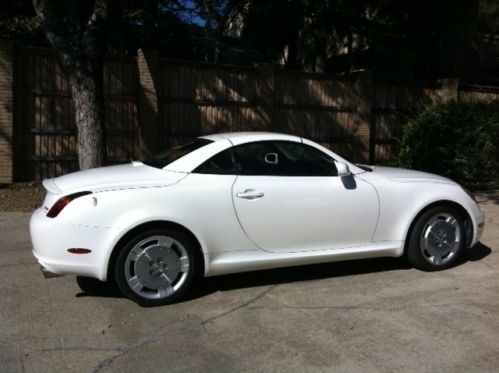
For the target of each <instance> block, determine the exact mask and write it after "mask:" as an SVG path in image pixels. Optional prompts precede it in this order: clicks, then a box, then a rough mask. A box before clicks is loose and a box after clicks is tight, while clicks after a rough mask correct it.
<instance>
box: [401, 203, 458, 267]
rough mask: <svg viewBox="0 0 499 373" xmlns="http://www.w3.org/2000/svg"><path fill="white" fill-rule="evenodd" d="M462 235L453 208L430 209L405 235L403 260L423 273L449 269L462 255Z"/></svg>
mask: <svg viewBox="0 0 499 373" xmlns="http://www.w3.org/2000/svg"><path fill="white" fill-rule="evenodd" d="M451 222H452V224H451ZM452 232H453V233H452ZM465 234H466V233H465V230H464V224H463V219H462V217H461V215H460V214H459V213H458V212H457V211H456V210H455V209H454V208H452V207H448V206H436V207H433V208H430V209H428V210H427V211H425V212H424V213H423V214H422V215H421V216H419V217H418V218H417V220H416V221H415V223H414V225H413V227H412V229H411V231H410V233H409V237H408V241H407V246H406V255H407V258H408V260H409V262H410V263H411V264H412V265H413V266H414V267H415V268H418V269H421V270H423V271H439V270H442V269H447V268H449V267H452V266H453V265H454V264H456V261H457V260H458V259H459V257H460V256H461V255H462V253H463V249H464V244H465V242H466V237H465ZM447 252H448V253H447ZM433 254H434V255H433ZM432 255H433V256H432Z"/></svg>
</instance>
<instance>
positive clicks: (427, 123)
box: [400, 102, 499, 190]
mask: <svg viewBox="0 0 499 373" xmlns="http://www.w3.org/2000/svg"><path fill="white" fill-rule="evenodd" d="M400 165H401V166H403V167H407V168H412V169H417V170H423V171H428V172H433V173H436V174H439V175H443V176H446V177H449V178H451V179H453V180H455V181H457V182H458V183H460V184H462V185H464V186H466V187H468V188H470V189H474V190H476V189H488V188H497V187H499V103H497V102H496V103H491V104H485V103H479V102H469V103H465V102H450V103H447V104H442V105H438V106H435V107H431V108H429V109H427V110H426V111H425V112H423V113H422V114H421V115H420V116H419V117H417V118H415V119H413V120H412V121H410V122H409V123H408V125H407V127H406V129H405V132H404V136H403V138H402V144H401V152H400Z"/></svg>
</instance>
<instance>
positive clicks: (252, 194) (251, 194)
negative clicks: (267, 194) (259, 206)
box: [236, 189, 264, 199]
mask: <svg viewBox="0 0 499 373" xmlns="http://www.w3.org/2000/svg"><path fill="white" fill-rule="evenodd" d="M236 196H237V197H239V198H244V199H257V198H262V197H263V196H264V194H263V193H262V192H258V191H256V190H254V189H246V190H245V191H244V192H241V193H236Z"/></svg>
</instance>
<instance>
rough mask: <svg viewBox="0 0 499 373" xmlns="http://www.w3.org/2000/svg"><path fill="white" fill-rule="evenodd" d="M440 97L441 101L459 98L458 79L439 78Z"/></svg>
mask: <svg viewBox="0 0 499 373" xmlns="http://www.w3.org/2000/svg"><path fill="white" fill-rule="evenodd" d="M440 83H441V84H442V88H440V92H439V94H440V98H441V99H442V102H449V101H457V100H459V79H440Z"/></svg>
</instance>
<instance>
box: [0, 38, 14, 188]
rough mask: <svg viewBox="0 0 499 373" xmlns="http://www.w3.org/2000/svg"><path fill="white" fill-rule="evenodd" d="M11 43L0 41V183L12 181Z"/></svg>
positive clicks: (12, 104) (12, 103)
mask: <svg viewBox="0 0 499 373" xmlns="http://www.w3.org/2000/svg"><path fill="white" fill-rule="evenodd" d="M12 78H13V65H12V44H11V43H9V42H5V41H3V42H2V41H0V183H11V182H12V151H13V150H12V143H13V116H12V111H13V106H14V102H13V91H12Z"/></svg>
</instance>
